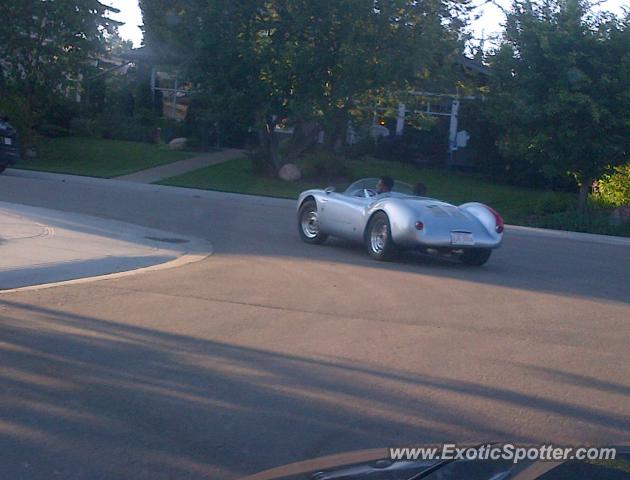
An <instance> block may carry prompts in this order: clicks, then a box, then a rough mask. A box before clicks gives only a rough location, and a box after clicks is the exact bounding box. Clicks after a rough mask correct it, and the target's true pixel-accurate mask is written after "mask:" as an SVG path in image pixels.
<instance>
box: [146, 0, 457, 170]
mask: <svg viewBox="0 0 630 480" xmlns="http://www.w3.org/2000/svg"><path fill="white" fill-rule="evenodd" d="M167 3H168V5H167ZM167 3H165V2H164V0H141V7H142V9H143V13H144V19H145V28H146V39H147V43H148V45H149V46H150V47H153V48H154V49H155V50H163V51H166V52H168V53H169V55H170V56H171V58H173V57H176V58H178V59H179V61H180V63H181V65H182V68H185V69H186V70H187V71H188V74H189V75H190V76H191V77H192V78H193V79H194V80H195V82H196V83H198V84H199V86H200V88H201V89H202V90H205V91H206V94H207V98H208V99H209V101H210V102H211V103H212V105H213V107H212V108H213V110H214V112H216V114H217V117H218V118H217V120H218V121H226V117H229V116H232V117H235V118H238V119H239V120H244V119H246V118H247V116H248V114H249V116H250V121H251V123H253V124H255V125H256V127H257V130H258V132H259V140H260V143H261V145H263V146H264V148H265V149H266V150H267V151H268V152H269V156H270V158H271V159H272V163H273V166H274V167H275V168H278V167H279V166H280V165H281V164H282V163H284V162H285V161H287V160H291V159H292V158H294V157H295V156H297V155H299V154H300V153H301V152H303V151H304V150H305V149H306V148H308V147H309V146H310V145H311V144H312V142H313V138H314V136H315V134H316V133H317V132H318V131H319V130H320V129H323V130H324V131H325V132H326V139H327V147H328V148H330V149H332V150H334V149H337V148H339V146H340V144H341V143H342V142H343V139H344V137H345V130H346V128H347V125H348V120H350V118H351V117H352V115H353V112H356V111H357V110H358V107H360V106H362V104H370V103H372V102H373V101H374V97H375V96H379V95H383V92H387V91H390V92H391V91H395V90H398V89H403V90H404V89H405V88H407V87H408V86H409V85H411V84H415V83H416V82H418V81H422V80H426V79H427V78H429V77H430V76H431V75H432V72H433V71H434V70H436V69H438V68H440V66H441V63H442V62H443V61H444V58H447V57H449V56H455V55H456V54H457V53H458V52H459V51H461V47H462V46H461V45H460V43H459V42H460V37H459V32H460V27H461V23H460V22H459V20H457V15H456V13H458V12H461V11H462V10H465V9H466V5H467V0H456V1H452V2H450V1H449V2H447V1H444V0H427V1H424V2H409V1H407V0H389V1H374V0H346V1H343V2H338V1H332V0H289V1H287V0H266V1H263V0H231V1H228V0H211V1H200V0H178V1H176V2H167ZM284 119H288V121H289V122H290V123H291V124H292V125H293V126H294V127H295V134H294V135H293V138H292V139H291V141H290V142H289V145H288V148H287V151H286V154H285V155H281V154H280V152H279V150H278V145H277V139H276V136H275V134H274V128H275V125H276V123H277V122H278V121H280V120H284Z"/></svg>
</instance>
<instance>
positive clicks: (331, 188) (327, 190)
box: [324, 187, 336, 195]
mask: <svg viewBox="0 0 630 480" xmlns="http://www.w3.org/2000/svg"><path fill="white" fill-rule="evenodd" d="M335 190H336V189H335V187H326V188H325V189H324V192H326V195H330V194H331V193H332V192H334V191H335Z"/></svg>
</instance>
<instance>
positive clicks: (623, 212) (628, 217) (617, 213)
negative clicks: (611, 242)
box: [610, 205, 630, 225]
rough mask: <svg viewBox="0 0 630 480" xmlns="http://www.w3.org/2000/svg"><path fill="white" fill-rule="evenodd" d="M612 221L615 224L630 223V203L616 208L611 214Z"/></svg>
mask: <svg viewBox="0 0 630 480" xmlns="http://www.w3.org/2000/svg"><path fill="white" fill-rule="evenodd" d="M610 223H612V224H613V225H629V224H630V205H623V206H621V207H618V208H615V210H614V211H613V213H612V215H611V216H610Z"/></svg>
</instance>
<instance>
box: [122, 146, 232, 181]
mask: <svg viewBox="0 0 630 480" xmlns="http://www.w3.org/2000/svg"><path fill="white" fill-rule="evenodd" d="M243 155H244V152H243V150H238V149H233V148H225V149H223V150H220V151H218V152H213V153H208V154H206V155H200V156H198V157H193V158H188V159H186V160H181V161H179V162H174V163H169V164H167V165H161V166H159V167H154V168H149V169H147V170H142V171H140V172H136V173H131V174H129V175H123V176H121V177H116V178H115V179H116V180H124V181H127V182H138V183H154V182H159V181H160V180H163V179H165V178H170V177H175V176H177V175H182V174H184V173H187V172H191V171H193V170H199V169H200V168H205V167H209V166H211V165H217V164H219V163H223V162H227V161H229V160H234V159H236V158H239V157H242V156H243Z"/></svg>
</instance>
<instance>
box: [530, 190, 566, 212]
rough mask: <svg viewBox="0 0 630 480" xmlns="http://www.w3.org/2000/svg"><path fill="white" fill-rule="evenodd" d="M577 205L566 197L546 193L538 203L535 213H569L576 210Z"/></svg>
mask: <svg viewBox="0 0 630 480" xmlns="http://www.w3.org/2000/svg"><path fill="white" fill-rule="evenodd" d="M575 203H576V202H575V200H573V199H571V198H568V197H567V196H565V195H558V194H556V193H553V192H546V193H544V194H543V195H541V196H540V197H539V198H538V200H537V201H536V205H535V206H534V212H535V213H536V214H537V215H549V214H552V213H562V212H567V211H569V210H573V209H574V208H575Z"/></svg>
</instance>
